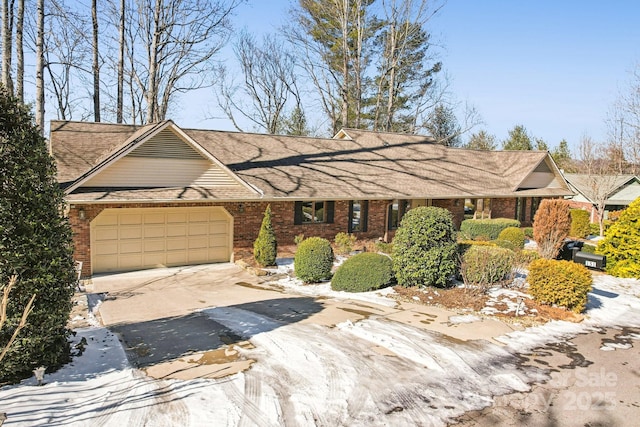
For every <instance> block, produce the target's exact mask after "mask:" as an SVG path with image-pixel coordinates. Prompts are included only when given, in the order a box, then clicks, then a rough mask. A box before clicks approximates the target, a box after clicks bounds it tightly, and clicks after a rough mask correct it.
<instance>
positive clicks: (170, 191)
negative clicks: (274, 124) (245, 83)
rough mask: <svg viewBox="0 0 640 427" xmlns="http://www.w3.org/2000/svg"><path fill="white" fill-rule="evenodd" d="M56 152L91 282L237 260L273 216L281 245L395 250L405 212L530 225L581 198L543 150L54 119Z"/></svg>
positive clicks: (349, 134) (359, 133) (353, 133)
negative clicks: (346, 236)
mask: <svg viewBox="0 0 640 427" xmlns="http://www.w3.org/2000/svg"><path fill="white" fill-rule="evenodd" d="M50 143H51V151H52V154H53V156H54V158H55V159H56V162H57V168H58V180H59V182H60V183H61V185H62V186H63V188H64V190H65V193H66V200H67V203H68V217H69V221H70V223H71V227H72V229H73V233H74V244H75V258H76V260H78V261H82V262H83V271H82V274H83V275H84V276H89V275H91V274H96V273H107V272H115V271H127V270H138V269H144V268H153V267H159V266H178V265H190V264H198V263H211V262H228V261H232V260H233V258H234V252H236V253H237V252H238V251H239V250H246V249H247V248H251V247H252V245H253V241H254V240H255V239H256V237H257V235H258V231H259V228H260V224H261V221H262V217H263V213H264V210H265V209H266V207H267V205H271V209H272V213H273V226H274V229H275V232H276V237H277V240H278V243H279V244H281V245H286V244H292V243H293V240H294V237H295V236H296V235H298V234H304V235H305V236H307V237H310V236H321V237H325V238H328V239H330V240H331V239H333V238H334V236H335V235H336V234H337V233H339V232H348V233H353V234H355V235H356V236H357V237H358V238H359V239H380V238H381V239H384V240H387V241H390V239H391V238H392V237H393V234H394V230H395V229H396V228H397V227H398V224H399V221H400V219H401V218H402V215H403V214H404V212H406V211H407V210H408V209H411V208H413V207H416V206H425V205H426V206H440V207H444V208H447V209H449V210H450V211H451V212H452V213H453V216H454V219H455V223H456V226H459V225H460V223H461V221H462V220H463V219H464V208H465V201H467V203H470V202H480V203H478V205H481V206H483V212H486V213H487V214H490V215H491V216H493V217H507V218H518V219H520V220H521V221H522V222H523V223H524V224H527V223H530V222H531V218H532V217H533V214H534V213H535V209H536V208H537V205H538V203H539V201H540V199H541V198H544V197H562V196H565V195H569V194H572V193H571V191H570V190H569V188H568V187H567V184H566V182H565V180H564V179H563V177H562V175H561V173H560V171H559V170H558V168H557V167H556V165H555V163H554V162H553V160H552V159H551V157H550V156H549V154H548V153H546V152H536V151H517V152H516V151H511V152H507V151H474V150H464V149H456V148H448V147H444V146H442V145H439V144H436V143H434V142H433V140H431V139H429V138H427V137H424V136H418V135H401V134H393V133H378V132H370V131H363V130H353V129H344V130H341V131H340V132H339V133H338V134H337V135H336V136H335V137H334V138H311V137H293V136H282V135H260V134H252V133H238V132H222V131H209V130H192V129H181V128H180V127H178V126H177V125H176V124H175V123H173V122H172V121H170V120H169V121H163V122H160V123H155V124H150V125H146V126H134V125H116V124H104V123H83V122H67V121H53V122H52V123H51V134H50Z"/></svg>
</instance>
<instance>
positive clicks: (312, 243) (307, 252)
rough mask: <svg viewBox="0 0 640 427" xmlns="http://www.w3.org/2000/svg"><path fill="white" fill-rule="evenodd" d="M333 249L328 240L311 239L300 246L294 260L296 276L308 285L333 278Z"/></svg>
mask: <svg viewBox="0 0 640 427" xmlns="http://www.w3.org/2000/svg"><path fill="white" fill-rule="evenodd" d="M332 267H333V249H332V248H331V243H330V242H329V241H328V240H327V239H323V238H321V237H309V238H308V239H305V240H303V241H302V242H301V243H300V245H298V250H297V251H296V254H295V256H294V258H293V268H294V271H295V273H296V276H297V277H298V278H299V279H300V280H303V281H304V282H306V283H316V282H319V281H321V280H324V279H328V278H329V277H331V268H332Z"/></svg>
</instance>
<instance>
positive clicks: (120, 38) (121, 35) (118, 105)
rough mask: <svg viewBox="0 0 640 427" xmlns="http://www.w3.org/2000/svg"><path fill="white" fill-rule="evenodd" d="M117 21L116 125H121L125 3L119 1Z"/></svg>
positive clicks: (122, 0)
mask: <svg viewBox="0 0 640 427" xmlns="http://www.w3.org/2000/svg"><path fill="white" fill-rule="evenodd" d="M118 16H119V20H118V67H117V68H118V71H117V80H118V82H117V85H118V89H117V91H118V94H117V100H116V123H122V119H123V107H124V43H125V38H124V34H125V33H124V24H125V21H124V17H125V2H124V0H120V13H119V15H118Z"/></svg>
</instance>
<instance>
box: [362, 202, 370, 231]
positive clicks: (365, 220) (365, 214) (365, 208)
mask: <svg viewBox="0 0 640 427" xmlns="http://www.w3.org/2000/svg"><path fill="white" fill-rule="evenodd" d="M360 222H361V224H362V232H366V231H367V227H368V225H369V201H368V200H363V201H362V205H361V206H360Z"/></svg>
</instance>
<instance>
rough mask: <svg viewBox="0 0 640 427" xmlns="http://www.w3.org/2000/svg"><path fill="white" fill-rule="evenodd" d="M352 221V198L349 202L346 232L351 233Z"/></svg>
mask: <svg viewBox="0 0 640 427" xmlns="http://www.w3.org/2000/svg"><path fill="white" fill-rule="evenodd" d="M352 221H353V200H351V201H350V202H349V222H348V223H347V233H353V227H352V226H351V225H352Z"/></svg>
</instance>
